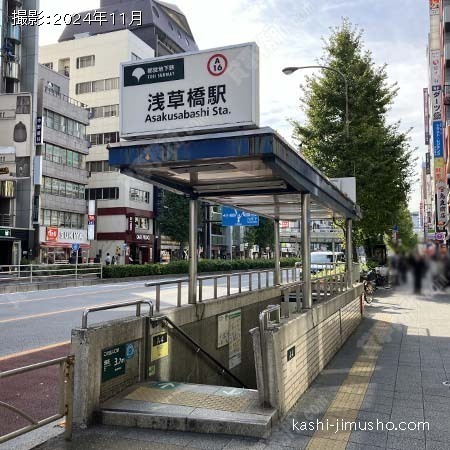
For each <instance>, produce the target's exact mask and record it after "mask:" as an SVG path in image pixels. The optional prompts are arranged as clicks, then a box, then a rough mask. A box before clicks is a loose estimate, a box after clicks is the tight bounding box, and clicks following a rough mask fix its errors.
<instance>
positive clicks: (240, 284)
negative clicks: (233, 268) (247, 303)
mask: <svg viewBox="0 0 450 450" xmlns="http://www.w3.org/2000/svg"><path fill="white" fill-rule="evenodd" d="M238 287H239V294H240V293H241V292H242V274H241V273H240V272H239V275H238Z"/></svg>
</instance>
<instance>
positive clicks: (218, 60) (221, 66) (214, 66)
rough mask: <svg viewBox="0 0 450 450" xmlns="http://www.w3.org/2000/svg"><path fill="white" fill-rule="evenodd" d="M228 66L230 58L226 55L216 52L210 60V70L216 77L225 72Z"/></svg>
mask: <svg viewBox="0 0 450 450" xmlns="http://www.w3.org/2000/svg"><path fill="white" fill-rule="evenodd" d="M227 67H228V60H227V58H226V57H225V55H223V54H221V53H216V54H215V55H212V56H211V58H209V60H208V72H209V73H210V74H211V75H213V76H214V77H218V76H220V75H222V74H224V73H225V71H226V70H227Z"/></svg>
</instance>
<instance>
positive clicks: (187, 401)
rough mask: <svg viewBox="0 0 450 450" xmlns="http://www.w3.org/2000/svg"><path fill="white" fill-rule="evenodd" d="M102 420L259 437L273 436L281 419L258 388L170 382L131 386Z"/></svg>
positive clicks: (104, 408)
mask: <svg viewBox="0 0 450 450" xmlns="http://www.w3.org/2000/svg"><path fill="white" fill-rule="evenodd" d="M100 417H101V423H102V424H104V425H115V426H126V427H137V428H150V429H156V430H177V431H192V432H198V433H220V434H232V435H240V436H248V437H257V438H264V437H268V436H270V434H271V432H272V427H273V425H274V424H275V423H276V421H277V418H278V416H277V410H276V409H273V408H262V407H261V406H260V405H259V400H258V391H256V390H252V389H239V388H234V387H226V386H210V385H201V384H188V383H176V382H170V381H160V382H146V383H140V384H137V385H134V386H132V387H130V388H128V389H127V390H125V391H123V392H122V393H121V394H120V395H118V396H116V397H114V398H112V399H110V400H108V401H107V402H105V403H104V404H102V405H101V408H100Z"/></svg>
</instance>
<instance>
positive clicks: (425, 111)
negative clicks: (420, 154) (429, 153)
mask: <svg viewBox="0 0 450 450" xmlns="http://www.w3.org/2000/svg"><path fill="white" fill-rule="evenodd" d="M428 97H429V96H428V88H424V90H423V118H424V128H425V145H429V144H430V106H429V103H428V102H429V98H428Z"/></svg>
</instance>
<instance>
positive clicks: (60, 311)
mask: <svg viewBox="0 0 450 450" xmlns="http://www.w3.org/2000/svg"><path fill="white" fill-rule="evenodd" d="M124 301H126V300H121V301H120V302H116V303H110V302H108V303H100V304H96V305H86V306H81V307H80V308H71V309H61V310H58V311H51V312H46V313H41V314H32V315H29V316H21V317H12V318H11V319H4V320H0V323H10V322H18V321H20V320H28V319H35V318H39V317H48V316H56V315H58V314H66V313H70V312H74V311H84V310H85V309H87V308H89V306H106V305H118V304H120V303H122V302H124ZM124 308H126V306H124Z"/></svg>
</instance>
